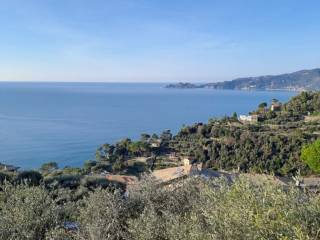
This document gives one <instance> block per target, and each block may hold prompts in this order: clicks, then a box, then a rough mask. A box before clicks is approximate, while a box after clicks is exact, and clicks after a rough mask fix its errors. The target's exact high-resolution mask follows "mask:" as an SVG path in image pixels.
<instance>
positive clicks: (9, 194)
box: [0, 184, 62, 240]
mask: <svg viewBox="0 0 320 240" xmlns="http://www.w3.org/2000/svg"><path fill="white" fill-rule="evenodd" d="M2 189H3V191H2V192H1V202H0V209H1V210H0V239H30V240H35V239H44V238H45V235H46V233H47V232H49V231H51V230H52V229H53V228H55V227H56V226H58V224H59V223H61V222H62V216H61V209H60V208H59V207H58V206H57V205H56V204H55V202H54V201H53V199H52V198H50V196H49V194H48V192H47V191H46V190H45V189H44V188H43V187H31V186H29V185H24V184H21V185H17V186H13V185H8V184H7V185H4V186H2Z"/></svg>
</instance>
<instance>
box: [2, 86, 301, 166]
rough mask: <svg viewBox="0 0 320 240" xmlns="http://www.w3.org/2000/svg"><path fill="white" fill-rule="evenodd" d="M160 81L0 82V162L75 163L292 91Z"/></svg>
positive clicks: (283, 98)
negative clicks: (187, 86)
mask: <svg viewBox="0 0 320 240" xmlns="http://www.w3.org/2000/svg"><path fill="white" fill-rule="evenodd" d="M163 86H164V84H116V83H0V162H4V163H7V164H14V165H17V166H21V167H23V168H37V167H39V166H40V165H41V164H42V163H44V162H48V161H56V162H58V163H59V165H60V166H66V165H69V166H80V165H82V163H83V162H84V161H85V160H88V159H93V158H94V153H95V150H96V148H97V147H98V146H99V145H100V144H103V143H106V142H108V143H113V142H115V141H117V140H120V139H121V138H125V137H130V138H132V139H137V138H138V137H139V136H140V134H141V133H160V132H162V131H163V130H165V129H171V130H172V131H173V132H174V133H175V132H176V131H177V130H179V128H180V127H181V126H182V125H183V124H191V123H195V122H207V120H208V119H209V118H211V117H221V116H224V115H226V114H227V115H230V114H232V113H233V112H235V111H236V112H238V113H247V112H249V111H250V110H252V109H254V108H255V107H256V106H257V105H258V104H259V103H260V102H262V101H270V100H271V99H272V98H277V99H279V100H281V101H286V100H288V99H289V98H290V97H291V96H293V95H295V93H293V92H278V91H277V92H262V91H220V90H209V89H192V90H178V89H165V88H163Z"/></svg>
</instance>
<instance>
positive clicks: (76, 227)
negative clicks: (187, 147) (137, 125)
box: [0, 178, 320, 240]
mask: <svg viewBox="0 0 320 240" xmlns="http://www.w3.org/2000/svg"><path fill="white" fill-rule="evenodd" d="M2 189H3V190H2V192H1V193H0V209H1V211H0V238H1V239H37V240H41V239H55V240H58V239H61V240H62V239H63V240H68V239H70V240H71V239H86V240H102V239H114V240H117V239H119V240H120V239H137V240H144V239H145V240H147V239H167V240H171V239H172V240H176V239H181V240H182V239H199V240H200V239H301V240H302V239H303V240H304V239H318V238H319V226H320V198H319V196H317V195H310V194H308V193H305V192H303V191H300V190H299V189H296V188H289V189H283V188H281V187H279V186H277V185H273V184H270V183H266V184H262V185H255V184H253V183H251V182H250V181H249V180H247V179H245V178H240V179H239V180H237V182H236V183H234V184H232V185H228V184H227V182H225V181H224V180H218V181H214V182H210V181H203V180H200V179H198V178H195V179H192V178H191V179H186V180H185V181H184V182H181V183H180V184H178V185H176V186H175V187H171V188H165V187H160V188H159V186H158V185H157V183H156V182H154V181H153V180H152V179H145V180H144V181H143V182H141V184H140V185H136V186H133V187H132V188H130V189H129V194H128V195H127V197H124V196H123V195H122V194H121V193H120V192H119V191H117V190H115V191H114V190H110V189H106V190H102V189H97V190H96V191H95V192H93V193H90V194H89V195H88V196H87V197H86V198H84V199H83V200H81V201H77V202H76V203H70V202H69V203H64V204H61V203H59V201H58V199H59V197H57V196H54V195H53V194H52V193H51V192H49V191H47V190H46V189H45V188H43V187H42V186H38V187H35V186H28V185H24V184H22V185H14V186H13V185H8V184H5V185H2ZM68 224H69V226H72V227H70V228H68V230H67V229H66V226H67V225H68ZM72 224H73V225H72Z"/></svg>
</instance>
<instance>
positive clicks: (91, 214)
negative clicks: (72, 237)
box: [79, 189, 126, 240]
mask: <svg viewBox="0 0 320 240" xmlns="http://www.w3.org/2000/svg"><path fill="white" fill-rule="evenodd" d="M125 217H126V208H125V204H124V200H123V198H122V197H121V195H120V193H119V192H118V191H116V192H114V193H112V192H111V191H109V190H101V189H97V190H96V191H95V192H94V193H91V194H90V195H89V197H88V198H87V199H86V200H85V202H84V207H83V208H81V209H80V217H79V220H80V224H81V231H80V236H81V239H91V240H100V239H106V240H118V239H119V240H120V239H124V238H125V236H126V230H125V227H126V224H125Z"/></svg>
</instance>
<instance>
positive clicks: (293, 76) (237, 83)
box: [166, 68, 320, 91]
mask: <svg viewBox="0 0 320 240" xmlns="http://www.w3.org/2000/svg"><path fill="white" fill-rule="evenodd" d="M166 87H167V88H212V89H230V90H291V91H303V90H319V89H320V69H319V68H317V69H312V70H301V71H297V72H293V73H286V74H281V75H267V76H259V77H245V78H237V79H234V80H232V81H224V82H217V83H206V84H191V83H177V84H169V85H167V86H166Z"/></svg>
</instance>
